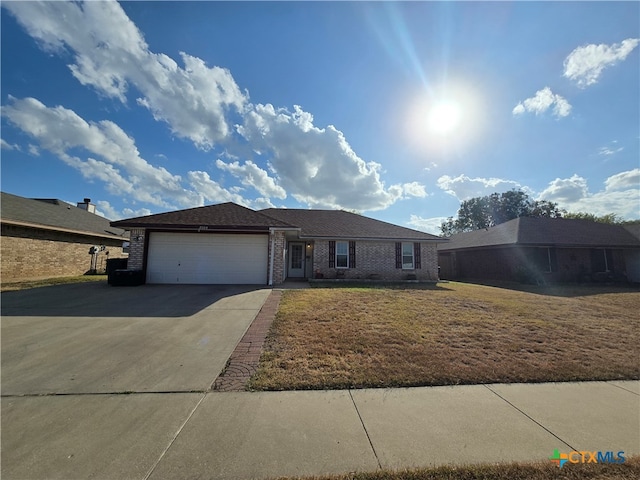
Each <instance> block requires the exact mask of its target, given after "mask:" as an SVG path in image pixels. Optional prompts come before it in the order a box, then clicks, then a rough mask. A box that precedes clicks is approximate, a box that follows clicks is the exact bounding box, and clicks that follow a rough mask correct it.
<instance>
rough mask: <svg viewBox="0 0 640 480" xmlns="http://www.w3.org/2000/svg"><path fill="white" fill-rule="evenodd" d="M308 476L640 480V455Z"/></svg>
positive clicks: (339, 479)
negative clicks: (602, 460) (605, 459)
mask: <svg viewBox="0 0 640 480" xmlns="http://www.w3.org/2000/svg"><path fill="white" fill-rule="evenodd" d="M287 478H290V477H287ZM305 478H306V479H307V480H558V479H562V480H632V479H633V480H636V479H638V478H640V457H637V456H636V457H632V458H628V459H627V461H626V462H625V463H622V464H607V463H604V464H575V465H573V464H572V465H566V466H565V467H563V468H562V469H559V468H558V467H557V466H556V465H553V464H551V463H550V462H540V463H505V464H497V465H465V466H458V467H454V466H444V467H437V468H420V469H411V470H400V471H392V470H381V471H377V472H371V473H350V474H347V475H333V476H324V477H305Z"/></svg>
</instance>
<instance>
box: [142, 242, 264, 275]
mask: <svg viewBox="0 0 640 480" xmlns="http://www.w3.org/2000/svg"><path fill="white" fill-rule="evenodd" d="M268 242H269V236H268V234H258V233H256V234H229V233H204V232H202V233H183V232H153V231H152V232H149V247H148V253H147V283H169V284H175V283H184V284H247V285H256V284H257V285H265V284H266V283H267V273H268V271H267V270H268V269H267V265H268Z"/></svg>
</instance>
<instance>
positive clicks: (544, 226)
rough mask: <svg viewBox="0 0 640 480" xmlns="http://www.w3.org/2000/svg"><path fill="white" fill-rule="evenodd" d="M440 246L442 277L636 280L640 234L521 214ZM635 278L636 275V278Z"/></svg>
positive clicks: (551, 280)
mask: <svg viewBox="0 0 640 480" xmlns="http://www.w3.org/2000/svg"><path fill="white" fill-rule="evenodd" d="M449 240H450V241H449V243H447V244H441V245H439V246H438V261H439V265H440V276H441V277H442V278H443V279H448V280H459V279H477V280H483V279H486V280H506V281H520V282H524V283H559V282H563V283H564V282H583V281H605V280H629V281H637V278H638V276H639V272H638V271H637V269H638V261H637V260H636V259H637V258H638V255H639V254H640V239H639V238H637V237H636V236H634V235H633V234H632V233H631V232H630V231H629V229H627V228H624V227H622V226H619V225H607V224H604V223H597V222H591V221H587V220H576V219H565V218H531V217H520V218H516V219H513V220H510V221H508V222H505V223H502V224H500V225H496V226H494V227H490V228H488V229H482V230H476V231H473V232H465V233H460V234H457V235H452V236H451V238H450V239H449ZM634 279H635V280H634Z"/></svg>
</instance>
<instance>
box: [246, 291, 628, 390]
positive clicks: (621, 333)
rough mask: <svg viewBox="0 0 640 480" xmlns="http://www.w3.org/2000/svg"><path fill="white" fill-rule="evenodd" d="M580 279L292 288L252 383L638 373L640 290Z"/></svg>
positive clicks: (397, 382)
mask: <svg viewBox="0 0 640 480" xmlns="http://www.w3.org/2000/svg"><path fill="white" fill-rule="evenodd" d="M576 288H577V287H572V289H571V291H570V292H569V291H568V292H567V294H568V295H569V296H562V291H561V290H560V291H559V290H554V291H553V292H550V293H553V295H549V294H548V293H549V292H548V291H544V292H543V293H544V294H542V293H535V292H522V291H514V290H507V289H501V288H495V287H487V286H481V285H470V284H462V283H447V284H442V285H441V286H438V287H430V288H414V289H399V288H313V289H307V290H291V291H287V292H285V293H284V295H283V298H282V301H281V304H280V309H279V311H278V314H277V316H276V319H275V321H274V323H273V325H272V327H271V332H270V334H269V336H268V338H267V343H266V345H265V350H264V353H263V355H262V358H261V362H260V368H259V370H258V372H257V374H256V375H255V376H254V377H253V378H252V380H251V382H250V388H253V389H259V390H289V389H325V388H363V387H392V386H418V385H456V384H474V383H496V382H506V383H511V382H546V381H576V380H613V379H638V378H640V362H639V357H638V344H639V343H640V342H639V340H640V339H639V333H638V332H639V331H640V328H639V327H640V319H639V318H638V313H637V312H638V311H639V310H640V292H638V291H637V290H635V291H634V290H631V289H618V290H614V291H610V290H609V291H603V290H598V289H594V288H593V287H583V288H582V290H576ZM580 293H581V294H580Z"/></svg>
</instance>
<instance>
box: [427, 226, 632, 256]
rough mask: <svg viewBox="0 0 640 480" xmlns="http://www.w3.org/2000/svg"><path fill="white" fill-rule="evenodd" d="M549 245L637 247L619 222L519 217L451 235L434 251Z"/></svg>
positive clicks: (630, 235)
mask: <svg viewBox="0 0 640 480" xmlns="http://www.w3.org/2000/svg"><path fill="white" fill-rule="evenodd" d="M509 245H520V246H541V247H542V246H549V247H573V248H578V247H587V248H588V247H591V248H595V247H599V248H603V247H606V248H633V247H636V248H637V247H640V239H638V238H636V237H634V236H633V235H632V234H631V233H630V232H629V231H628V230H627V229H625V228H624V227H622V226H620V225H609V224H606V223H598V222H592V221H589V220H578V219H567V218H547V217H520V218H515V219H513V220H509V221H508V222H505V223H501V224H500V225H496V226H494V227H490V228H488V229H482V230H475V231H473V232H465V233H458V234H456V235H452V236H451V238H450V242H449V243H447V244H444V245H441V246H439V247H438V251H440V252H444V251H448V250H460V249H474V248H489V247H498V246H509Z"/></svg>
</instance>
